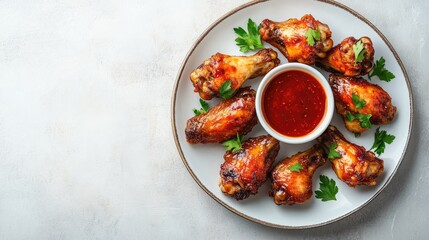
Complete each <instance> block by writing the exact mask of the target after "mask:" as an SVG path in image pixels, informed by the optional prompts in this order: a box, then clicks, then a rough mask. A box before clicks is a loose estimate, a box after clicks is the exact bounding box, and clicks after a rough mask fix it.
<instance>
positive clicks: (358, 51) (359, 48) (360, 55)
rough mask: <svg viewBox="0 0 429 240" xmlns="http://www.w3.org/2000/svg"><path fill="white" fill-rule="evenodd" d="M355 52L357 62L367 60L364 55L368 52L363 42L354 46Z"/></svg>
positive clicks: (358, 42)
mask: <svg viewBox="0 0 429 240" xmlns="http://www.w3.org/2000/svg"><path fill="white" fill-rule="evenodd" d="M352 48H353V52H354V53H355V62H357V63H360V62H362V61H363V59H364V58H365V56H364V54H365V52H366V50H365V48H364V45H363V43H362V41H361V40H359V41H357V42H356V43H355V44H354V45H353V46H352Z"/></svg>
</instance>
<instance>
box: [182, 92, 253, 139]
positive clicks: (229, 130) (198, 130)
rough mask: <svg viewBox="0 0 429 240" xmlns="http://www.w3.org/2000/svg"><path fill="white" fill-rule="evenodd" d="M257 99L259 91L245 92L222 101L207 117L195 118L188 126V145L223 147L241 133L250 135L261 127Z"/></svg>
mask: <svg viewBox="0 0 429 240" xmlns="http://www.w3.org/2000/svg"><path fill="white" fill-rule="evenodd" d="M255 98H256V91H255V90H253V89H250V87H246V88H241V89H239V90H238V91H237V93H236V94H235V96H234V97H232V98H229V99H226V100H223V101H221V102H220V103H219V104H218V105H216V106H215V107H213V108H212V109H210V110H209V111H208V112H207V113H203V114H200V115H198V116H194V117H192V118H191V119H189V120H188V121H187V122H186V129H185V135H186V141H188V142H189V143H192V144H196V143H221V142H223V141H226V140H228V139H231V138H232V137H235V136H237V133H238V134H240V135H245V134H247V133H249V132H250V131H251V130H252V128H253V127H254V126H255V125H256V123H257V117H256V110H255Z"/></svg>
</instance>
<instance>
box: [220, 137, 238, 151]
mask: <svg viewBox="0 0 429 240" xmlns="http://www.w3.org/2000/svg"><path fill="white" fill-rule="evenodd" d="M242 141H243V136H240V135H239V134H238V133H237V137H236V138H231V139H229V140H227V141H225V142H223V143H222V145H224V146H225V147H226V151H232V152H233V153H235V152H237V151H238V150H240V149H242V148H243V147H242V146H241V142H242Z"/></svg>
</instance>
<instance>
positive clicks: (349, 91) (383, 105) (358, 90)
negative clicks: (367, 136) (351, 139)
mask: <svg viewBox="0 0 429 240" xmlns="http://www.w3.org/2000/svg"><path fill="white" fill-rule="evenodd" d="M329 83H330V85H331V88H332V91H333V93H334V98H335V107H336V110H337V112H338V113H339V114H340V115H341V116H342V117H343V120H344V123H345V126H346V128H347V129H348V130H349V131H351V132H354V133H362V132H364V131H365V130H367V129H368V128H367V126H365V125H363V124H362V122H361V121H360V120H359V119H358V118H350V117H349V118H348V116H351V115H353V116H356V114H360V115H366V116H368V117H370V118H369V121H370V122H371V123H372V124H386V123H389V122H391V121H392V120H393V118H394V117H395V114H396V107H395V106H393V105H392V98H391V97H390V96H389V94H388V93H387V92H386V91H384V90H383V89H382V88H381V87H380V86H378V85H376V84H372V83H369V82H368V81H366V80H365V79H363V78H352V77H344V76H336V75H334V74H331V75H330V76H329ZM353 98H355V100H358V101H360V102H361V105H359V104H356V103H355V102H354V101H353ZM362 101H364V103H363V102H362Z"/></svg>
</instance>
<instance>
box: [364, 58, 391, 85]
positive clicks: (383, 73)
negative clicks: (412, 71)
mask: <svg viewBox="0 0 429 240" xmlns="http://www.w3.org/2000/svg"><path fill="white" fill-rule="evenodd" d="M385 65H386V60H384V58H383V57H381V58H380V60H377V61H375V65H374V69H373V70H372V72H371V73H370V74H368V77H369V79H370V80H371V77H373V76H378V78H379V79H380V80H382V81H385V82H390V80H392V79H394V78H395V75H394V74H393V73H391V72H389V70H387V69H386V68H385V67H384V66H385Z"/></svg>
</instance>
